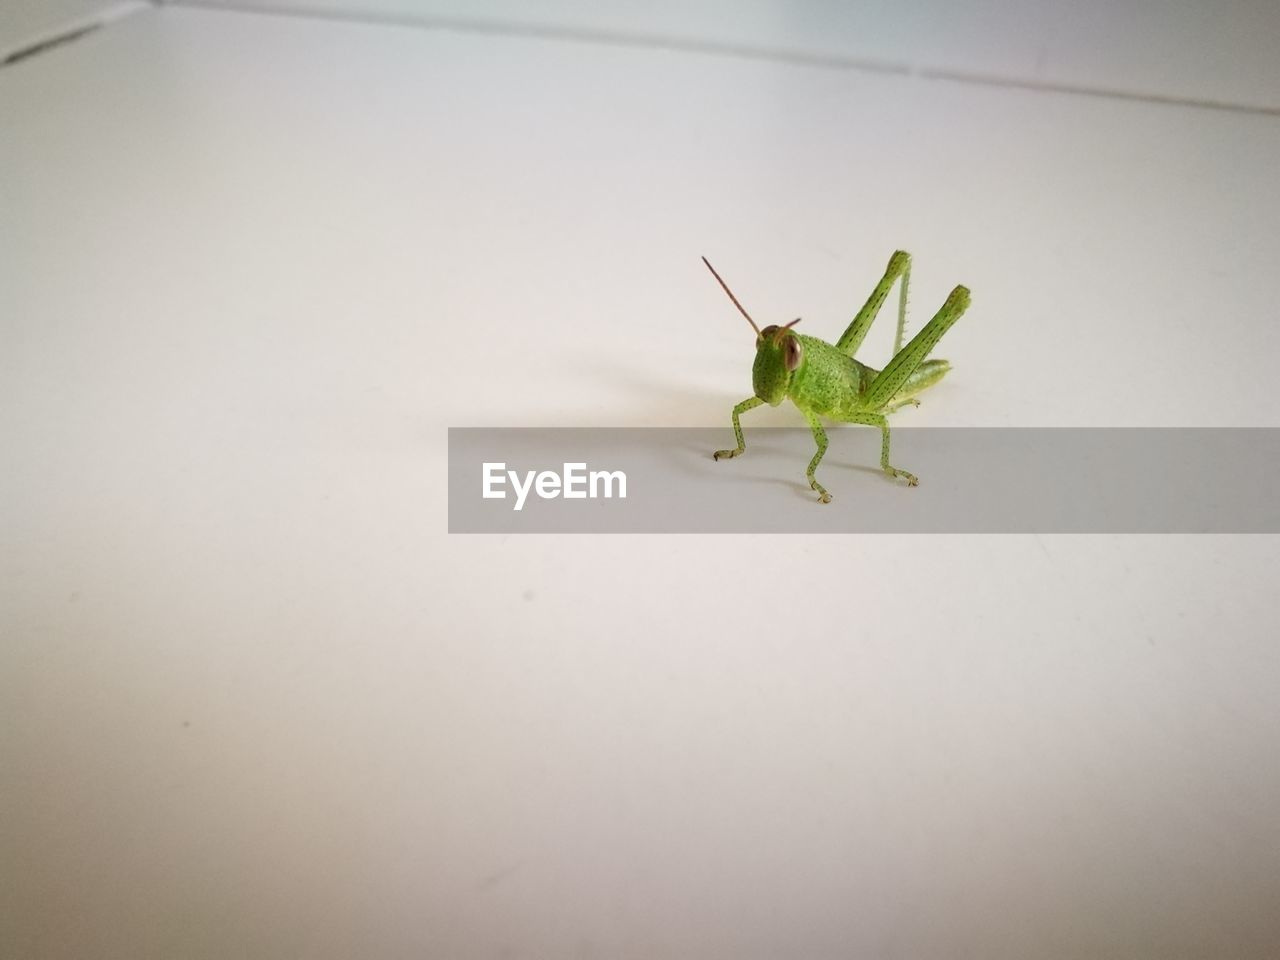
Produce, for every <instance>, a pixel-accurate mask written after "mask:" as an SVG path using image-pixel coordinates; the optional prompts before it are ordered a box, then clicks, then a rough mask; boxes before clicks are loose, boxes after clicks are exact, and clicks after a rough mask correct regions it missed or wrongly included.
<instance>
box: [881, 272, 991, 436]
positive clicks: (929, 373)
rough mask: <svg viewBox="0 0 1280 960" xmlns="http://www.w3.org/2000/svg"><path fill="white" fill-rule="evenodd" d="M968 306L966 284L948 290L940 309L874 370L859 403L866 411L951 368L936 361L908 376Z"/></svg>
mask: <svg viewBox="0 0 1280 960" xmlns="http://www.w3.org/2000/svg"><path fill="white" fill-rule="evenodd" d="M967 309H969V291H968V289H967V288H965V287H956V288H955V289H954V290H952V291H951V296H949V297H947V302H946V303H944V304H943V305H942V309H941V310H939V311H938V312H937V313H936V314H934V317H933V319H932V320H930V321H929V322H928V323H926V324H925V325H924V329H923V330H921V331H920V332H919V333H917V334H916V335H915V336H914V337H912V338H911V342H910V343H908V344H907V345H906V346H905V347H903V348H902V349H901V350H899V351H898V352H897V354H895V355H894V358H893V359H892V360H890V361H889V365H888V366H887V367H885V368H884V369H883V370H881V371H880V372H879V373H878V374H876V378H875V379H874V380H872V381H871V386H869V387H868V388H867V392H866V395H865V396H864V397H863V398H862V405H863V406H864V407H865V408H866V409H867V410H869V411H881V410H884V409H886V408H887V407H888V406H889V405H890V404H891V403H892V402H893V400H894V398H895V397H897V396H898V394H899V393H903V392H904V389H905V390H906V391H907V393H908V395H910V393H915V392H917V391H918V390H923V389H924V388H925V387H926V386H928V385H929V383H932V382H934V381H936V380H939V379H941V378H942V375H943V374H945V373H946V372H947V370H948V369H950V365H949V364H946V363H945V361H937V363H936V365H935V366H936V369H930V370H924V371H921V374H922V376H921V377H917V378H916V380H914V381H913V380H912V379H911V376H912V374H914V373H916V371H917V369H919V368H920V367H921V365H922V364H923V363H924V359H925V357H927V356H928V355H929V351H931V350H932V349H933V348H934V347H935V346H936V345H937V343H938V341H939V340H941V339H942V335H943V334H944V333H946V332H947V331H948V330H950V329H951V325H952V324H954V323H955V322H956V321H957V320H959V319H960V317H961V315H963V314H964V312H965V310H967ZM923 380H928V381H929V383H923ZM917 382H919V383H921V384H922V385H919V386H916V388H915V389H911V384H915V383H917ZM903 399H905V397H904V398H903Z"/></svg>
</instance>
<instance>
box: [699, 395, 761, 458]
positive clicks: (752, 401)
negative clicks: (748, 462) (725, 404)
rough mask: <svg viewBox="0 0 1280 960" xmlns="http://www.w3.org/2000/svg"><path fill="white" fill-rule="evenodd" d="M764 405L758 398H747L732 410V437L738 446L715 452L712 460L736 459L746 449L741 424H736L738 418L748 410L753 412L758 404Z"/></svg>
mask: <svg viewBox="0 0 1280 960" xmlns="http://www.w3.org/2000/svg"><path fill="white" fill-rule="evenodd" d="M762 403H764V401H763V400H761V399H760V398H759V397H748V398H747V399H746V400H743V401H742V402H741V403H740V404H738V405H737V406H736V407H734V408H733V436H734V439H736V440H737V441H738V445H737V446H736V447H734V449H732V450H717V451H716V452H715V453H713V454H712V455H711V457H712V459H714V460H727V459H728V458H729V457H736V456H737V455H738V454H740V453H742V451H743V450H745V449H747V442H746V440H744V439H743V438H742V424H741V423H739V422H738V417H740V416H742V415H743V414H744V413H746V412H747V411H748V410H754V409H755V408H756V407H758V406H760V404H762Z"/></svg>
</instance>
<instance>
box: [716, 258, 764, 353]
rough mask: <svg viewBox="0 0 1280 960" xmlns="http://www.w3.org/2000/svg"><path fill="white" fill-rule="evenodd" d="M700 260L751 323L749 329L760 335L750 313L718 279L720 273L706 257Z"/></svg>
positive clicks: (727, 286) (725, 284) (726, 285)
mask: <svg viewBox="0 0 1280 960" xmlns="http://www.w3.org/2000/svg"><path fill="white" fill-rule="evenodd" d="M702 262H703V263H705V264H706V265H707V269H708V270H710V271H711V275H712V276H713V277H715V278H716V280H717V281H718V282H719V284H720V286H721V287H722V288H723V289H724V292H725V293H727V294H728V295H729V299H730V300H732V301H733V305H734V306H735V307H737V308H738V312H739V313H741V314H742V315H743V316H744V317H746V318H747V323H749V324H751V329H752V330H754V331H755V332H756V336H757V337H758V336H760V328H759V327H757V326H756V322H755V321H754V320H752V319H751V314H749V313H747V311H746V310H743V309H742V304H740V303H739V302H738V298H737V297H735V296H734V295H733V291H732V290H730V289H729V285H728V284H727V283H725V282H724V281H723V280H721V279H720V274H718V273H716V268H715V267H713V266H712V265H711V261H710V260H708V259H707V258H706V257H703V258H702Z"/></svg>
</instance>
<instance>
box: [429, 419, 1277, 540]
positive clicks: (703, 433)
mask: <svg viewBox="0 0 1280 960" xmlns="http://www.w3.org/2000/svg"><path fill="white" fill-rule="evenodd" d="M827 432H828V436H829V437H830V441H831V445H830V447H829V448H828V450H827V454H826V457H825V458H824V460H823V462H822V464H821V465H820V466H819V467H818V471H817V476H818V480H819V481H820V482H821V483H822V484H823V486H825V487H826V488H827V490H829V491H830V492H831V494H832V498H833V499H832V502H831V503H827V504H820V503H818V502H817V495H816V494H815V493H814V492H813V491H812V490H810V489H809V484H808V481H806V480H805V468H806V467H807V465H808V463H809V460H810V458H811V457H812V456H813V453H814V450H815V447H814V441H813V436H812V435H811V434H810V432H809V431H808V430H807V429H805V428H789V427H788V428H757V429H754V430H752V429H748V430H747V431H746V441H747V449H746V452H745V453H744V454H743V455H741V456H740V457H737V458H734V459H730V460H720V461H718V462H717V461H715V460H713V459H712V457H711V454H712V451H714V450H717V449H722V448H724V447H731V446H733V432H732V431H731V430H730V429H729V428H728V427H719V428H634V427H632V428H590V429H586V428H535V429H528V428H525V429H521V428H500V429H490V428H451V429H450V430H449V532H450V533H1277V532H1280V497H1277V495H1276V475H1277V471H1278V470H1280V429H1260V428H1259V429H1252V428H1249V429H1242V428H1222V429H1219V428H1178V429H1076V428H1049V429H1043V428H1034V429H1022V428H1016V429H1011V428H994V429H925V428H915V429H912V428H894V430H893V434H892V440H893V447H892V456H891V457H890V462H891V463H893V464H894V466H897V467H900V468H902V469H905V470H910V471H911V472H912V473H914V474H916V475H917V476H918V477H919V478H920V485H919V486H918V487H908V486H906V484H905V483H903V482H902V481H900V480H893V479H890V478H889V477H887V476H886V475H885V474H884V473H882V472H881V470H880V467H879V462H880V435H879V433H878V432H877V431H876V430H874V429H870V428H864V427H848V428H844V427H829V428H828V431H827Z"/></svg>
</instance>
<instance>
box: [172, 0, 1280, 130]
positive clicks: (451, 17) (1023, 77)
mask: <svg viewBox="0 0 1280 960" xmlns="http://www.w3.org/2000/svg"><path fill="white" fill-rule="evenodd" d="M179 2H196V3H200V4H207V5H210V6H220V7H228V8H237V9H251V10H252V9H257V10H275V11H284V12H304V13H314V14H322V15H326V16H336V17H365V18H368V17H385V18H389V19H402V20H422V21H427V22H440V21H446V22H447V21H453V22H456V23H459V24H475V25H491V26H496V27H498V28H500V29H522V28H523V29H533V30H552V31H564V32H566V33H569V34H574V33H579V34H584V35H588V36H590V35H597V36H610V37H616V38H620V39H633V40H643V39H648V40H654V41H669V42H673V43H677V44H695V45H697V44H708V45H711V46H715V47H719V46H725V47H730V48H739V49H742V50H744V51H753V52H756V53H759V54H765V55H780V56H796V57H818V58H824V57H834V58H838V59H852V60H856V61H859V62H864V63H870V64H878V65H882V66H885V67H889V68H893V69H902V70H909V71H910V70H918V71H924V72H931V71H938V72H943V73H955V74H958V75H961V76H966V77H971V78H985V79H987V80H999V81H1013V82H1021V83H1029V84H1035V85H1048V86H1065V87H1072V88H1081V89H1086V90H1095V91H1105V92H1123V93H1126V94H1130V95H1135V96H1153V97H1166V98H1174V99H1183V100H1199V101H1213V102H1217V103H1222V104H1234V105H1237V106H1243V107H1251V108H1258V109H1269V110H1271V111H1273V112H1275V111H1280V58H1277V57H1276V49H1277V46H1278V45H1280V4H1276V3H1274V2H1272V0H1177V2H1170V0H1076V2H1072V3H1061V2H1057V0H1030V2H1029V0H959V2H946V0H894V2H886V0H880V2H857V3H852V2H845V0H648V2H644V3H636V2H630V3H618V2H613V3H588V2H584V0H179Z"/></svg>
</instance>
